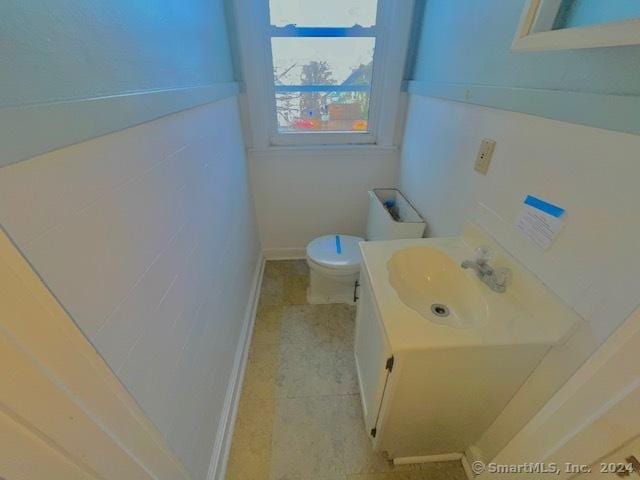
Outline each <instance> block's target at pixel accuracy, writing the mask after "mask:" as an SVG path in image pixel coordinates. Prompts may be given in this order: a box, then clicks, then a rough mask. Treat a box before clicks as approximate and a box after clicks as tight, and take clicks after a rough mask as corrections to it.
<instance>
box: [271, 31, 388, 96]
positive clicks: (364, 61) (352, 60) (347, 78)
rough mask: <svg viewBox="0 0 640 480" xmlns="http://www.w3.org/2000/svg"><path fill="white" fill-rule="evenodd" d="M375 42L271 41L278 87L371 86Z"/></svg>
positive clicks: (275, 79) (366, 39) (341, 40)
mask: <svg viewBox="0 0 640 480" xmlns="http://www.w3.org/2000/svg"><path fill="white" fill-rule="evenodd" d="M374 46H375V38H371V37H358V38H272V39H271V49H272V51H273V70H274V72H273V73H274V81H275V84H276V85H342V84H347V85H353V84H370V83H371V69H372V68H371V67H372V65H373V49H374Z"/></svg>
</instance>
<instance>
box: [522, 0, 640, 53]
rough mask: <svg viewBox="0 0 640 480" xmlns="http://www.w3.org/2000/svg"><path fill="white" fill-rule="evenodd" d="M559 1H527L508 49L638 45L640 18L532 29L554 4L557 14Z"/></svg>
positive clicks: (526, 49) (524, 50) (562, 48)
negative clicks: (584, 25)
mask: <svg viewBox="0 0 640 480" xmlns="http://www.w3.org/2000/svg"><path fill="white" fill-rule="evenodd" d="M547 2H549V3H547ZM560 3H561V0H527V2H526V3H525V6H524V9H523V11H522V16H521V18H520V24H519V25H518V30H517V31H516V35H515V37H514V39H513V43H512V44H511V50H512V51H515V52H526V51H538V50H568V49H576V48H598V47H614V46H620V45H638V44H640V19H633V20H625V21H621V22H611V23H604V24H601V25H594V26H589V27H574V28H563V29H559V30H549V31H546V32H532V30H533V28H534V26H535V24H536V22H537V21H538V20H539V16H540V15H546V11H547V10H550V11H553V7H555V12H556V13H557V10H558V8H559V7H560Z"/></svg>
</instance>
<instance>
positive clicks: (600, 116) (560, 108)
mask: <svg viewBox="0 0 640 480" xmlns="http://www.w3.org/2000/svg"><path fill="white" fill-rule="evenodd" d="M407 91H408V92H409V93H410V94H411V95H422V96H426V97H436V98H444V99H446V100H453V101H456V102H464V103H472V104H475V105H482V106H484V107H491V108H497V109H500V110H509V111H512V112H521V113H527V114H529V115H537V116H539V117H545V118H551V119H553V120H560V121H563V122H569V123H577V124H580V125H588V126H591V127H596V128H604V129H607V130H615V131H618V132H626V133H633V134H636V135H640V96H632V95H605V94H598V93H583V92H572V91H563V90H545V89H538V88H518V87H501V86H489V85H476V84H465V83H437V82H420V81H410V82H407Z"/></svg>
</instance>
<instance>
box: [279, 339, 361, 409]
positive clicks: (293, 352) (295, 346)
mask: <svg viewBox="0 0 640 480" xmlns="http://www.w3.org/2000/svg"><path fill="white" fill-rule="evenodd" d="M276 381H277V385H276V395H277V396H280V397H304V396H313V395H346V394H355V393H358V391H359V390H358V381H357V376H356V366H355V360H354V357H353V352H352V351H350V350H348V349H345V348H344V347H343V346H342V345H340V344H335V343H317V344H303V343H291V344H287V343H283V344H282V345H281V346H280V368H279V371H278V375H277V379H276Z"/></svg>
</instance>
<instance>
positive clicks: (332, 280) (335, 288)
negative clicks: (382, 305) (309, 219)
mask: <svg viewBox="0 0 640 480" xmlns="http://www.w3.org/2000/svg"><path fill="white" fill-rule="evenodd" d="M362 241H364V239H363V238H361V237H355V236H352V235H340V234H338V235H324V236H322V237H318V238H316V239H314V240H312V241H311V242H310V243H309V244H308V245H307V255H306V258H307V264H308V265H309V271H310V281H309V288H308V290H307V300H308V301H309V303H351V304H352V303H354V302H355V288H356V281H357V280H358V276H359V275H360V248H359V247H358V243H360V242H362Z"/></svg>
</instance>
